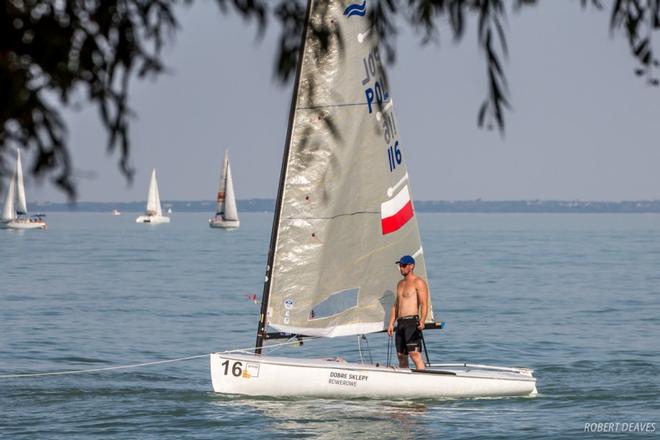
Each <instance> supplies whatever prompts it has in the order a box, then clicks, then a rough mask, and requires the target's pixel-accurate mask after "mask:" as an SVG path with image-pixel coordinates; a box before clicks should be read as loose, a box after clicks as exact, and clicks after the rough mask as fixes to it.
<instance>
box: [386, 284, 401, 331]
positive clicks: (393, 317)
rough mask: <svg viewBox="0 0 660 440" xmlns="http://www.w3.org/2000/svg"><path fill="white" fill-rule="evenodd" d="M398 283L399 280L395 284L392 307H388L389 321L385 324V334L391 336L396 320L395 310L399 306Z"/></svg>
mask: <svg viewBox="0 0 660 440" xmlns="http://www.w3.org/2000/svg"><path fill="white" fill-rule="evenodd" d="M399 284H401V283H400V282H399V283H397V285H396V293H395V294H394V302H393V303H392V307H391V309H390V323H389V325H388V326H387V334H388V335H390V336H392V333H394V321H396V316H397V314H398V313H397V311H398V308H399Z"/></svg>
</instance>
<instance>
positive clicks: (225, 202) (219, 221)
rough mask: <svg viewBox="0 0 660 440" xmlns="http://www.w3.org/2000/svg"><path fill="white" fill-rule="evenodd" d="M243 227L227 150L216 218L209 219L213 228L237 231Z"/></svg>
mask: <svg viewBox="0 0 660 440" xmlns="http://www.w3.org/2000/svg"><path fill="white" fill-rule="evenodd" d="M240 225H241V222H240V221H239V220H238V210H237V209H236V196H235V195H234V182H233V180H232V178H231V166H230V165H229V152H228V151H227V150H225V160H224V162H223V166H222V176H221V177H220V183H219V185H218V195H217V197H216V205H215V216H213V217H211V218H210V219H209V226H210V227H212V228H223V229H236V228H238V227H239V226H240Z"/></svg>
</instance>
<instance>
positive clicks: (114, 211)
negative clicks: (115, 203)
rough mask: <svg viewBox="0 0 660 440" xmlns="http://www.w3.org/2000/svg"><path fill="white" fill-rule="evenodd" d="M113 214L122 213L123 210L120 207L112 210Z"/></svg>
mask: <svg viewBox="0 0 660 440" xmlns="http://www.w3.org/2000/svg"><path fill="white" fill-rule="evenodd" d="M112 215H121V211H120V210H118V209H113V210H112Z"/></svg>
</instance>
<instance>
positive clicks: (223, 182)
mask: <svg viewBox="0 0 660 440" xmlns="http://www.w3.org/2000/svg"><path fill="white" fill-rule="evenodd" d="M228 166H229V153H228V151H227V150H225V160H224V161H223V162H222V173H221V175H220V182H219V183H218V194H217V196H216V199H215V214H216V215H218V216H224V215H225V196H226V194H227V167H228Z"/></svg>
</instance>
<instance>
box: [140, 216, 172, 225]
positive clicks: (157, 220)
mask: <svg viewBox="0 0 660 440" xmlns="http://www.w3.org/2000/svg"><path fill="white" fill-rule="evenodd" d="M169 222H170V218H169V217H166V216H164V215H141V216H139V217H138V218H136V219H135V223H147V224H152V225H157V224H161V223H169Z"/></svg>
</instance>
